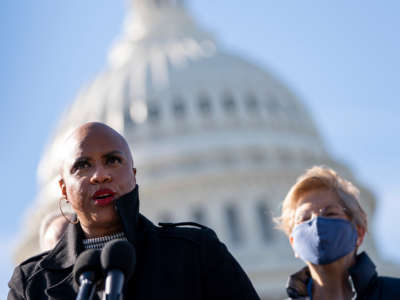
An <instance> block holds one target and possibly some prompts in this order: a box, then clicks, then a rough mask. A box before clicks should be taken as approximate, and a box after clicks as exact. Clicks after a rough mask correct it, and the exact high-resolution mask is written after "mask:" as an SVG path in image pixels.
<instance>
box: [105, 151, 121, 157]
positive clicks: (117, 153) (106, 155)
mask: <svg viewBox="0 0 400 300" xmlns="http://www.w3.org/2000/svg"><path fill="white" fill-rule="evenodd" d="M113 155H123V153H122V152H121V151H119V150H113V151H110V152H108V153H106V154H104V155H102V157H103V158H107V157H110V156H113Z"/></svg>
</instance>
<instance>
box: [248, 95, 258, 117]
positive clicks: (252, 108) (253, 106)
mask: <svg viewBox="0 0 400 300" xmlns="http://www.w3.org/2000/svg"><path fill="white" fill-rule="evenodd" d="M245 104H246V108H247V110H248V111H249V112H251V113H255V112H258V102H257V98H256V97H255V96H254V95H252V94H250V95H248V96H247V98H246V101H245Z"/></svg>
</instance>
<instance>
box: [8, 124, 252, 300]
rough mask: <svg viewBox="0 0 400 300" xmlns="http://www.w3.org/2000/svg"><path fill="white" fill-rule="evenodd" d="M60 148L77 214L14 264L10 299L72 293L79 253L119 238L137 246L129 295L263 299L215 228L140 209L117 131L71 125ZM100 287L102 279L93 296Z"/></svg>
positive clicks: (63, 185) (64, 191)
mask: <svg viewBox="0 0 400 300" xmlns="http://www.w3.org/2000/svg"><path fill="white" fill-rule="evenodd" d="M62 149H63V153H62V154H63V155H62V159H61V160H60V180H59V186H60V194H61V195H62V199H61V200H60V201H66V202H67V203H69V204H70V205H71V207H72V210H73V211H74V212H75V214H76V218H74V219H70V220H69V221H70V223H71V224H69V225H68V228H67V230H66V232H65V233H64V235H63V237H62V238H61V240H60V241H59V242H58V244H57V245H56V246H55V247H54V249H52V250H50V251H48V252H44V253H42V254H39V255H37V256H35V257H32V258H30V259H28V260H26V261H24V262H23V263H21V264H20V265H19V266H17V267H16V268H15V270H14V274H13V276H12V278H11V280H10V282H9V287H10V291H9V294H8V300H16V299H30V300H33V299H34V300H41V299H68V300H71V299H75V297H76V295H77V292H78V288H79V287H78V286H77V284H76V283H75V282H74V281H73V267H74V264H75V262H76V260H77V257H78V256H79V255H80V254H81V253H82V252H84V251H85V250H86V249H102V248H103V247H104V245H105V244H106V243H107V242H109V241H111V240H115V239H125V240H127V241H129V242H130V243H131V244H132V245H133V246H134V247H135V250H136V262H137V263H136V268H135V271H134V274H133V276H132V277H131V278H130V279H129V280H128V282H126V283H125V285H124V289H123V293H124V299H137V300H139V299H143V300H144V299H146V300H151V299H154V300H159V299H181V300H184V299H185V300H186V299H194V300H196V299H199V300H200V299H259V297H258V296H257V294H256V292H255V290H254V288H253V286H252V284H251V282H250V280H249V279H248V277H247V275H246V274H245V273H244V271H243V270H242V269H241V267H240V266H239V264H238V263H237V262H236V260H235V259H234V258H233V257H232V256H231V255H230V253H229V252H228V251H227V249H226V247H225V246H224V245H223V244H222V243H221V242H220V241H219V240H218V238H217V237H216V235H215V234H214V232H213V231H212V230H211V229H208V228H206V227H204V226H197V225H196V224H193V223H191V225H195V226H196V227H198V228H186V227H180V224H172V223H169V224H164V226H161V227H157V226H155V225H153V224H152V223H151V222H150V221H149V220H147V219H146V218H145V217H144V216H143V215H141V214H140V213H139V196H138V186H137V185H136V169H135V168H134V164H133V159H132V155H131V152H130V149H129V147H128V144H127V142H126V141H125V139H124V138H123V137H122V136H121V135H120V134H119V133H117V132H116V131H115V130H113V129H112V128H110V127H108V126H106V125H104V124H102V123H87V124H84V125H83V126H81V127H79V128H78V129H76V130H75V131H73V133H72V134H71V135H70V136H69V137H68V138H67V139H66V141H65V143H64V145H63V147H62ZM161 200H162V199H160V201H161ZM61 207H62V206H61V205H60V208H61ZM118 258H119V257H118ZM119 259H120V258H119ZM123 259H126V261H127V262H128V261H129V260H133V258H132V257H123ZM103 289H104V284H102V282H101V280H100V282H98V286H97V291H96V294H95V298H96V297H97V298H99V297H101V294H102V290H103Z"/></svg>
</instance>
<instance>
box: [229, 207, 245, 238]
mask: <svg viewBox="0 0 400 300" xmlns="http://www.w3.org/2000/svg"><path fill="white" fill-rule="evenodd" d="M225 215H226V221H227V227H228V228H229V235H230V240H231V241H232V243H233V244H239V243H241V242H242V240H243V238H242V233H241V230H240V220H239V214H238V211H237V209H236V207H235V206H234V205H232V204H230V205H228V206H227V207H226V209H225Z"/></svg>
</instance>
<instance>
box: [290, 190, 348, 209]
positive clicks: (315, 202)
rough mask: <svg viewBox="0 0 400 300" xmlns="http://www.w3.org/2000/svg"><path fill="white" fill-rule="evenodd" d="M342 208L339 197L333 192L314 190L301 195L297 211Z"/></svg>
mask: <svg viewBox="0 0 400 300" xmlns="http://www.w3.org/2000/svg"><path fill="white" fill-rule="evenodd" d="M336 206H340V199H339V197H338V196H337V195H336V194H335V193H334V192H333V191H331V190H321V189H319V190H312V191H309V192H306V193H304V194H303V195H301V196H300V197H299V199H298V201H297V205H296V210H298V209H301V210H304V209H305V210H306V209H308V208H309V209H312V208H318V209H321V208H326V207H336Z"/></svg>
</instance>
